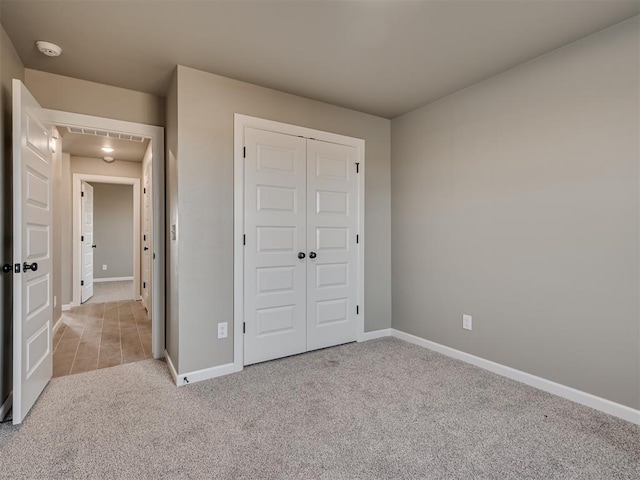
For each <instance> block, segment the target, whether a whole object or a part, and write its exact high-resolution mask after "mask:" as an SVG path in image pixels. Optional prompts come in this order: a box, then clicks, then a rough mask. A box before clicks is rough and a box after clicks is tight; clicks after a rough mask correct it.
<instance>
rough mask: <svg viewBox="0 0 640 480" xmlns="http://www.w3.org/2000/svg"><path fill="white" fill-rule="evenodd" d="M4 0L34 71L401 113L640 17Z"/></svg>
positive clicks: (520, 2) (430, 4)
mask: <svg viewBox="0 0 640 480" xmlns="http://www.w3.org/2000/svg"><path fill="white" fill-rule="evenodd" d="M0 1H1V2H2V4H1V10H0V21H1V22H2V25H3V26H4V28H5V30H6V31H7V33H8V35H9V37H10V38H11V40H12V41H13V43H14V45H15V47H16V49H17V51H18V54H19V55H20V57H21V58H22V61H23V63H24V65H25V67H27V68H33V69H36V70H43V71H47V72H53V73H58V74H62V75H68V76H72V77H76V78H81V79H85V80H92V81H96V82H101V83H106V84H110V85H116V86H120V87H125V88H130V89H135V90H140V91H145V92H150V93H155V94H157V95H161V96H164V94H165V93H166V89H167V85H168V81H169V78H170V75H171V72H172V71H173V69H174V67H175V65H176V64H181V65H186V66H189V67H193V68H197V69H200V70H205V71H208V72H213V73H217V74H220V75H224V76H228V77H231V78H235V79H239V80H244V81H247V82H251V83H255V84H258V85H263V86H266V87H271V88H275V89H278V90H283V91H286V92H290V93H294V94H299V95H303V96H305V97H309V98H314V99H317V100H321V101H326V102H329V103H332V104H336V105H342V106H345V107H348V108H353V109H355V110H359V111H363V112H368V113H372V114H375V115H380V116H384V117H389V118H392V117H394V116H397V115H399V114H402V113H404V112H406V111H409V110H412V109H414V108H416V107H418V106H420V105H423V104H425V103H429V102H431V101H433V100H436V99H438V98H440V97H442V96H444V95H447V94H448V93H451V92H453V91H456V90H459V89H461V88H464V87H466V86H468V85H471V84H472V83H475V82H477V81H479V80H482V79H484V78H486V77H489V76H491V75H494V74H496V73H498V72H501V71H504V70H506V69H508V68H510V67H512V66H515V65H517V64H519V63H522V62H524V61H527V60H529V59H531V58H534V57H536V56H539V55H541V54H544V53H546V52H549V51H551V50H553V49H555V48H558V47H560V46H562V45H565V44H567V43H569V42H571V41H574V40H577V39H579V38H581V37H584V36H586V35H589V34H591V33H593V32H596V31H598V30H601V29H603V28H606V27H608V26H610V25H613V24H615V23H618V22H620V21H622V20H625V19H627V18H630V17H632V16H634V15H637V14H638V13H639V12H640V0H466V1H465V0H448V1H447V0H440V1H433V0H432V1H400V0H387V1H328V0H316V1H302V0H299V1H270V0H262V1H259V0H246V1H211V0H210V1H206V0H205V1H202V0H200V1H193V0H181V1H178V0H173V1H158V0H154V1H140V0H129V1H110V0H93V1H82V2H79V1H69V0H50V1H35V0H20V1H17V0H0ZM36 40H47V41H51V42H54V43H57V44H59V45H60V46H61V47H62V48H63V53H62V56H61V57H59V58H57V59H51V58H47V57H44V56H42V55H41V54H40V53H38V52H37V50H36V48H35V46H34V42H35V41H36Z"/></svg>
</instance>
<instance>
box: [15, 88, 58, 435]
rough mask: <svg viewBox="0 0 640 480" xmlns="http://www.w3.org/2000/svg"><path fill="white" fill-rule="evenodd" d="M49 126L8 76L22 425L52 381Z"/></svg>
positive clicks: (17, 377)
mask: <svg viewBox="0 0 640 480" xmlns="http://www.w3.org/2000/svg"><path fill="white" fill-rule="evenodd" d="M50 140H51V125H49V124H48V122H47V121H46V119H45V116H44V111H43V110H42V109H41V108H40V106H39V105H38V102H36V100H35V99H34V98H33V96H32V95H31V94H30V93H29V91H28V90H27V89H26V87H25V86H24V85H23V84H22V82H20V81H19V80H13V255H14V282H13V294H14V301H13V423H14V424H18V423H21V422H22V420H23V419H24V418H25V416H26V415H27V413H28V412H29V410H30V409H31V407H32V406H33V404H34V403H35V402H36V400H37V399H38V396H39V395H40V393H42V390H44V387H45V386H46V385H47V383H48V382H49V380H50V379H51V374H52V371H53V355H52V337H51V329H52V315H53V305H52V303H53V302H52V285H51V281H52V278H51V276H52V268H53V265H52V259H51V245H52V244H51V228H52V204H51V199H52V188H53V185H52V158H53V157H52V153H51V145H50Z"/></svg>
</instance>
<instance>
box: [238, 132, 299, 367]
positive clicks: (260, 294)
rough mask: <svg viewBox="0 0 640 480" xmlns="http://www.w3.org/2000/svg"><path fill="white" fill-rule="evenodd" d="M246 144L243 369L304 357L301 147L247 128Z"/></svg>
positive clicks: (286, 138) (287, 138)
mask: <svg viewBox="0 0 640 480" xmlns="http://www.w3.org/2000/svg"><path fill="white" fill-rule="evenodd" d="M245 145H246V158H245V179H244V182H245V218H244V223H245V230H244V231H245V236H246V237H245V238H246V245H245V247H244V265H245V272H244V297H245V319H244V321H245V338H244V364H245V365H250V364H252V363H257V362H263V361H266V360H271V359H274V358H280V357H286V356H288V355H294V354H297V353H301V352H304V351H306V321H305V317H306V309H307V306H306V268H307V266H306V244H307V238H306V236H307V232H306V210H307V207H306V203H307V198H306V191H305V189H306V141H305V139H303V138H299V137H294V136H291V135H284V134H280V133H273V132H267V131H262V130H257V129H252V128H246V129H245ZM300 252H303V253H305V258H302V259H300V258H298V255H299V253H300Z"/></svg>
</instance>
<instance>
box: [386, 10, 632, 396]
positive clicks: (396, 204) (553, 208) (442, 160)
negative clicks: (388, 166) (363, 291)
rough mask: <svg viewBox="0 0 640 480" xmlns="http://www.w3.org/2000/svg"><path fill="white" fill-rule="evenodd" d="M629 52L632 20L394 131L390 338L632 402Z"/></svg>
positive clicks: (395, 124) (447, 101) (436, 106)
mask: <svg viewBox="0 0 640 480" xmlns="http://www.w3.org/2000/svg"><path fill="white" fill-rule="evenodd" d="M639 57H640V38H639V25H638V17H636V18H635V19H632V20H630V21H626V22H623V23H622V24H619V25H617V26H614V27H611V28H609V29H606V30H603V31H602V32H599V33H597V34H594V35H592V36H589V37H587V38H584V39H582V40H579V41H577V42H575V43H572V44H569V45H567V46H565V47H563V48H560V49H558V50H556V51H554V52H551V53H549V54H547V55H545V56H542V57H539V58H537V59H535V60H532V61H530V62H528V63H526V64H523V65H521V66H518V67H516V68H514V69H511V70H509V71H507V72H505V73H502V74H500V75H497V76H495V77H493V78H490V79H488V80H485V81H483V82H480V83H478V84H476V85H473V86H471V87H469V88H467V89H465V90H462V91H460V92H458V93H455V94H453V95H450V96H448V97H446V98H444V99H442V100H440V101H438V102H435V103H433V104H430V105H427V106H425V107H423V108H420V109H417V110H415V111H413V112H410V113H408V114H405V115H403V116H401V117H398V118H396V119H394V120H393V121H392V124H391V125H392V139H393V143H392V182H391V191H392V245H393V257H392V261H393V275H392V284H393V327H394V328H396V329H398V330H401V331H404V332H408V333H410V334H413V335H417V336H419V337H422V338H425V339H428V340H431V341H434V342H437V343H440V344H443V345H447V346H450V347H453V348H456V349H458V350H462V351H464V352H468V353H471V354H473V355H477V356H479V357H482V358H486V359H489V360H493V361H495V362H498V363H501V364H504V365H508V366H510V367H513V368H516V369H519V370H522V371H525V372H528V373H531V374H534V375H538V376H540V377H543V378H547V379H550V380H552V381H555V382H558V383H561V384H564V385H568V386H571V387H574V388H576V389H578V390H582V391H585V392H588V393H591V394H594V395H597V396H599V397H603V398H606V399H609V400H612V401H614V402H618V403H621V404H624V405H628V406H630V407H633V408H640V398H639V396H640V383H639V382H640V351H639V349H640V332H639V319H640V312H639V291H640V283H639V261H640V256H639V243H638V240H639V214H640V202H639V194H640V192H639V158H640V145H639V140H638V138H639V137H638V135H639V132H640V120H639V118H640V111H639V108H640V103H639V101H640V92H639V88H640V87H639V82H638V79H639V78H640V68H639ZM463 313H464V314H469V315H472V317H473V330H472V331H467V330H463V329H462V314H463Z"/></svg>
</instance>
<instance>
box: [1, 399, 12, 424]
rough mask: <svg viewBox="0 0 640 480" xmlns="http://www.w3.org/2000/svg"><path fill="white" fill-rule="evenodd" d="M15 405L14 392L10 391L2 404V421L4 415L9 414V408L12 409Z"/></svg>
mask: <svg viewBox="0 0 640 480" xmlns="http://www.w3.org/2000/svg"><path fill="white" fill-rule="evenodd" d="M12 406H13V392H11V393H9V396H8V397H7V399H6V400H5V401H4V402H2V405H0V421H2V420H4V417H6V416H7V413H9V410H11V407H12Z"/></svg>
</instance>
